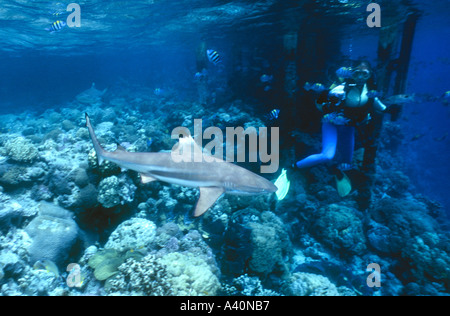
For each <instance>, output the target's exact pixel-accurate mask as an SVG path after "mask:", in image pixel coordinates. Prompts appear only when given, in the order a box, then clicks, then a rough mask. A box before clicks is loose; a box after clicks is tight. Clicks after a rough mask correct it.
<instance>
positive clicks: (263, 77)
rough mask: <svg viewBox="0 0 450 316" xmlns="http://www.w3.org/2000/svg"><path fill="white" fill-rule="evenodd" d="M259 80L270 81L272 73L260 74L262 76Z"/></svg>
mask: <svg viewBox="0 0 450 316" xmlns="http://www.w3.org/2000/svg"><path fill="white" fill-rule="evenodd" d="M259 80H260V81H261V82H262V83H270V82H272V80H273V76H272V75H266V74H264V75H262V76H261V77H260V78H259Z"/></svg>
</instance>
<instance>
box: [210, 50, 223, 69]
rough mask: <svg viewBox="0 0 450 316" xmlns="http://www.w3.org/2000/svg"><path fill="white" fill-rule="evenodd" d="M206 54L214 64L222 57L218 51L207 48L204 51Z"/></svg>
mask: <svg viewBox="0 0 450 316" xmlns="http://www.w3.org/2000/svg"><path fill="white" fill-rule="evenodd" d="M206 56H208V60H209V61H210V62H212V63H213V64H214V65H217V64H219V63H220V62H221V61H222V58H221V57H220V55H219V53H218V52H217V51H215V50H212V49H208V50H207V51H206Z"/></svg>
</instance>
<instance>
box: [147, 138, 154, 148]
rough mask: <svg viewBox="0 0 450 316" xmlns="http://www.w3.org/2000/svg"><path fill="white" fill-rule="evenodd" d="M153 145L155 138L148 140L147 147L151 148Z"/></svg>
mask: <svg viewBox="0 0 450 316" xmlns="http://www.w3.org/2000/svg"><path fill="white" fill-rule="evenodd" d="M152 144H153V138H151V137H149V138H147V147H150V146H151V145H152Z"/></svg>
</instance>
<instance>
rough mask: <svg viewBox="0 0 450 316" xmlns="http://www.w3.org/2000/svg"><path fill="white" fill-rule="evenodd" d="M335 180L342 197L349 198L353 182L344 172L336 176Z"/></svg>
mask: <svg viewBox="0 0 450 316" xmlns="http://www.w3.org/2000/svg"><path fill="white" fill-rule="evenodd" d="M334 179H335V180H336V189H337V191H338V194H339V196H340V197H344V196H347V195H348V194H349V193H350V192H351V191H352V182H351V181H350V179H349V177H347V175H346V174H345V173H344V172H343V171H340V172H339V173H338V174H336V175H335V176H334Z"/></svg>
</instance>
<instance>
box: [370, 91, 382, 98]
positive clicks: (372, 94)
mask: <svg viewBox="0 0 450 316" xmlns="http://www.w3.org/2000/svg"><path fill="white" fill-rule="evenodd" d="M367 97H368V98H379V97H381V92H378V91H376V90H370V91H369V92H367Z"/></svg>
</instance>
